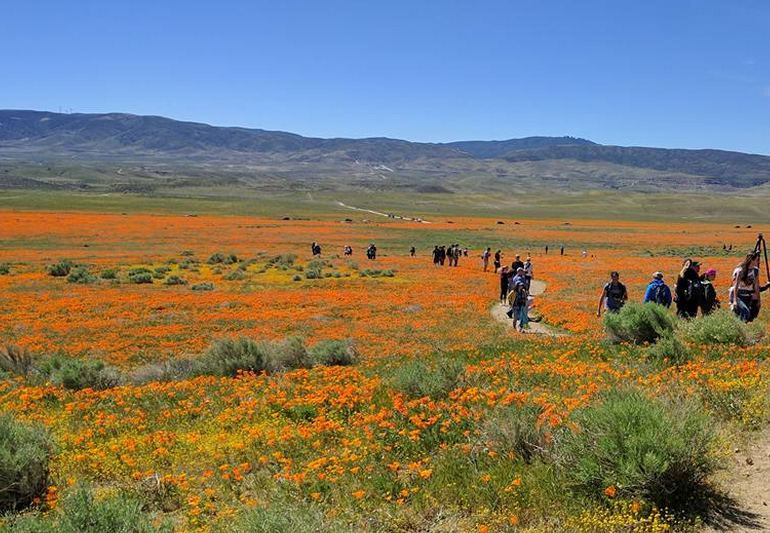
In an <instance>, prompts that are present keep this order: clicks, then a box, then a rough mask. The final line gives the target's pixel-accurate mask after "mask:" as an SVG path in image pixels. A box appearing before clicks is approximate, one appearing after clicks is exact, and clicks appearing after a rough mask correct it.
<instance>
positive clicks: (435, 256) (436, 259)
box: [433, 245, 440, 266]
mask: <svg viewBox="0 0 770 533" xmlns="http://www.w3.org/2000/svg"><path fill="white" fill-rule="evenodd" d="M439 255H440V252H439V249H438V245H435V246H434V247H433V266H438V265H439Z"/></svg>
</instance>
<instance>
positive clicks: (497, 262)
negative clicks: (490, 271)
mask: <svg viewBox="0 0 770 533" xmlns="http://www.w3.org/2000/svg"><path fill="white" fill-rule="evenodd" d="M502 258H503V252H502V251H501V250H498V251H496V252H495V263H494V267H495V272H497V271H498V270H500V265H502V264H503V263H502Z"/></svg>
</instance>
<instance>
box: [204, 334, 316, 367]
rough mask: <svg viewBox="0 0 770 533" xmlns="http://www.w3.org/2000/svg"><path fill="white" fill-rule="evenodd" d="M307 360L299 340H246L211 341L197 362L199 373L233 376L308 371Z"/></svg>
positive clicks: (306, 354)
mask: <svg viewBox="0 0 770 533" xmlns="http://www.w3.org/2000/svg"><path fill="white" fill-rule="evenodd" d="M310 366H311V360H310V357H309V356H308V353H307V350H306V349H305V345H304V344H303V342H302V340H301V339H298V338H293V337H292V338H289V339H286V340H284V341H283V342H265V341H261V342H258V341H255V340H252V339H249V338H246V337H239V338H235V339H220V340H217V341H214V342H213V343H212V345H211V346H210V347H209V348H208V350H206V352H205V353H204V354H203V356H202V357H201V359H200V360H199V361H198V364H197V370H198V372H199V373H202V374H213V375H217V376H235V375H237V374H238V372H239V371H250V372H261V371H267V372H271V373H273V372H281V371H285V370H291V369H294V368H308V367H310Z"/></svg>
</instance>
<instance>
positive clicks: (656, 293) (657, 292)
mask: <svg viewBox="0 0 770 533" xmlns="http://www.w3.org/2000/svg"><path fill="white" fill-rule="evenodd" d="M671 301H672V298H671V289H670V288H669V286H668V285H666V283H665V282H664V281H663V272H655V273H654V274H653V275H652V281H651V282H650V284H649V285H647V290H646V291H645V293H644V303H649V302H652V303H656V304H658V305H662V306H664V307H671Z"/></svg>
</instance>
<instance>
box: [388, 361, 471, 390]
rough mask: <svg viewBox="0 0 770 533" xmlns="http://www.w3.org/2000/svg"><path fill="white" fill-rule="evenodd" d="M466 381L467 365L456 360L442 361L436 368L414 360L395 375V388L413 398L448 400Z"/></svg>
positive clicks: (393, 383)
mask: <svg viewBox="0 0 770 533" xmlns="http://www.w3.org/2000/svg"><path fill="white" fill-rule="evenodd" d="M464 379H465V365H464V364H463V363H462V362H461V361H458V360H456V359H441V360H439V361H438V363H437V364H436V365H435V366H434V367H429V366H428V365H427V364H425V363H424V362H423V361H420V360H412V361H409V362H408V363H406V364H404V365H402V366H401V367H400V368H399V369H398V370H397V371H396V373H395V375H394V377H393V380H392V385H393V387H394V388H395V389H396V390H398V391H401V392H403V393H404V394H406V395H407V396H410V397H412V398H423V397H426V396H428V397H430V398H433V399H434V400H436V399H441V398H446V397H447V396H448V395H449V393H450V392H452V391H453V390H455V389H456V388H457V387H459V386H460V385H461V384H462V382H463V381H464Z"/></svg>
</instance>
